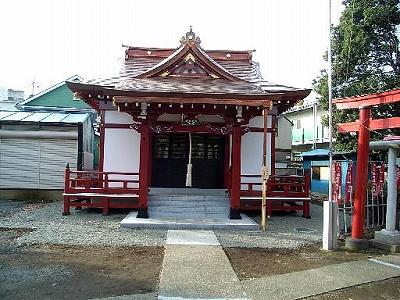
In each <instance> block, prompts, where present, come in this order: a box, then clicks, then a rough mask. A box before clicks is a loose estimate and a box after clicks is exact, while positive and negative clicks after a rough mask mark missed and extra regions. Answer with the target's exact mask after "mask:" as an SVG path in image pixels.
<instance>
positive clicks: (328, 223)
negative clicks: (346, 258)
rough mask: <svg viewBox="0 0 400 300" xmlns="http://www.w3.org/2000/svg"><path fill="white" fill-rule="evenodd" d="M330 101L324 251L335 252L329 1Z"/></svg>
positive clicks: (335, 221)
mask: <svg viewBox="0 0 400 300" xmlns="http://www.w3.org/2000/svg"><path fill="white" fill-rule="evenodd" d="M328 15H329V17H328V22H329V26H328V29H329V35H328V37H329V39H328V101H329V182H328V185H329V189H328V193H329V195H328V201H325V202H324V217H323V220H324V223H323V236H322V247H323V249H324V250H333V249H335V248H337V203H335V202H333V199H332V180H333V176H332V173H333V168H332V165H333V159H332V157H333V153H332V151H333V149H332V148H333V147H332V146H333V144H332V131H333V130H332V41H331V35H332V34H331V26H332V0H328Z"/></svg>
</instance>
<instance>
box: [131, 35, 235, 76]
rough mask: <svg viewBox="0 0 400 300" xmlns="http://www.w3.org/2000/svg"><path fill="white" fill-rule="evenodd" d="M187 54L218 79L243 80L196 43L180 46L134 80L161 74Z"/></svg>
mask: <svg viewBox="0 0 400 300" xmlns="http://www.w3.org/2000/svg"><path fill="white" fill-rule="evenodd" d="M188 53H192V54H193V55H194V56H196V57H197V58H198V60H199V61H200V62H201V63H202V64H204V65H205V67H207V68H209V69H211V71H213V72H215V73H216V74H217V75H218V76H219V77H222V78H223V79H226V80H230V81H240V80H243V79H241V78H239V77H237V76H235V75H234V74H232V73H231V72H229V71H228V70H226V69H225V68H224V67H223V66H221V65H220V64H218V63H217V62H216V61H215V60H214V59H212V58H211V57H210V56H209V55H208V54H207V53H206V52H205V51H204V50H203V49H201V47H200V46H198V44H197V43H191V42H189V43H185V44H182V45H181V46H180V47H179V48H178V49H177V50H176V51H175V52H174V53H172V54H171V55H170V56H168V57H167V58H165V59H163V60H162V61H160V62H159V63H157V64H156V65H155V66H153V67H151V68H150V69H148V70H146V71H144V72H142V73H140V74H138V75H137V76H135V77H136V78H148V77H153V76H157V75H160V74H162V73H163V72H165V71H167V70H169V68H171V67H172V66H173V65H174V64H177V63H178V62H179V61H181V60H182V59H183V58H184V57H185V55H187V54H188Z"/></svg>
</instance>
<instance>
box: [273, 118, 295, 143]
mask: <svg viewBox="0 0 400 300" xmlns="http://www.w3.org/2000/svg"><path fill="white" fill-rule="evenodd" d="M277 125H278V135H277V136H276V138H275V147H276V148H278V149H292V125H291V123H290V122H289V121H288V120H286V119H285V118H279V119H278V120H277Z"/></svg>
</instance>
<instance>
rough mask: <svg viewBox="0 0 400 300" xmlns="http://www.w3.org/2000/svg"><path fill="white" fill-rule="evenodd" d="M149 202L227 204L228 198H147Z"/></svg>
mask: <svg viewBox="0 0 400 300" xmlns="http://www.w3.org/2000/svg"><path fill="white" fill-rule="evenodd" d="M148 199H149V201H176V202H179V201H184V202H200V201H206V202H229V198H228V197H215V196H149V198H148Z"/></svg>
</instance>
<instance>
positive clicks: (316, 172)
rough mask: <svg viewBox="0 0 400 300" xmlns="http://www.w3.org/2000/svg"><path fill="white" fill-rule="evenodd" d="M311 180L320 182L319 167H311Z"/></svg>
mask: <svg viewBox="0 0 400 300" xmlns="http://www.w3.org/2000/svg"><path fill="white" fill-rule="evenodd" d="M312 179H315V180H320V179H321V176H320V167H312Z"/></svg>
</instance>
